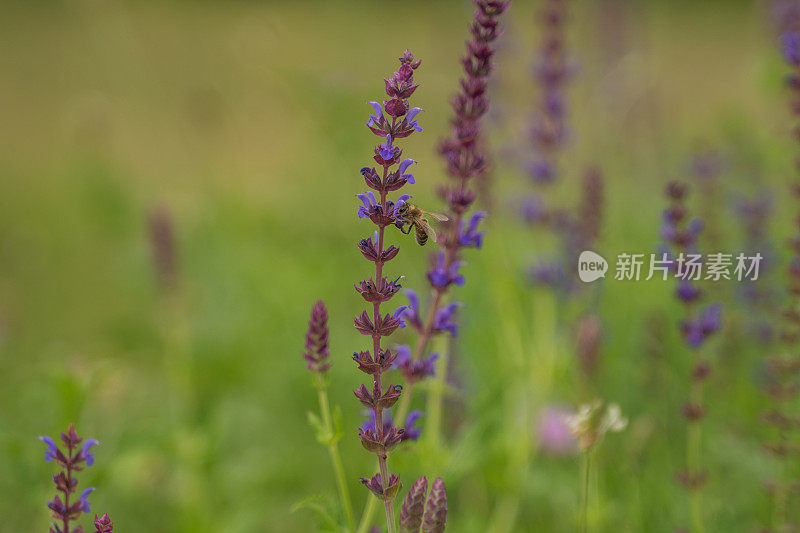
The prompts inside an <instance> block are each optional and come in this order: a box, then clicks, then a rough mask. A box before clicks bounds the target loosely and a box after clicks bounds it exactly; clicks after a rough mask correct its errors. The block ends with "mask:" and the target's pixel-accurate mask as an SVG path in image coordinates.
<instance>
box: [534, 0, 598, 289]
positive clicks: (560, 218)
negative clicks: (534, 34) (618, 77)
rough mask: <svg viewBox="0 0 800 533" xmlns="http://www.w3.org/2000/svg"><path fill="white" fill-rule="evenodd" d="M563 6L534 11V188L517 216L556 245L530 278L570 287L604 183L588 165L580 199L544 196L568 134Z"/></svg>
mask: <svg viewBox="0 0 800 533" xmlns="http://www.w3.org/2000/svg"><path fill="white" fill-rule="evenodd" d="M567 7H568V6H567V2H566V1H565V0H546V1H545V2H543V5H542V7H541V10H540V13H539V20H540V23H541V24H540V26H541V30H542V32H541V33H542V39H541V44H540V47H539V52H538V57H537V59H536V61H535V63H534V66H533V72H534V76H535V78H536V84H537V87H538V88H539V93H538V99H537V102H536V105H535V106H534V114H533V118H532V126H531V130H530V141H531V150H530V153H531V155H530V157H529V158H528V159H527V160H526V161H525V163H524V170H525V174H526V175H527V176H528V178H529V179H530V180H531V182H532V183H533V185H534V187H535V188H536V190H535V191H534V192H533V193H532V194H531V195H530V196H529V197H528V198H526V199H525V200H524V201H523V203H522V217H523V219H524V220H525V222H526V223H528V224H529V225H531V226H533V227H543V228H546V229H548V230H550V231H552V232H553V233H554V234H555V235H556V236H557V239H558V241H559V247H560V249H559V250H557V252H556V254H555V256H554V257H550V258H540V259H538V260H537V261H536V262H535V264H534V265H533V266H532V267H531V269H530V272H529V275H530V280H531V282H532V283H533V284H534V285H544V286H549V287H554V288H557V289H560V290H563V291H572V290H577V289H578V288H580V287H581V285H579V284H576V283H574V281H575V280H574V279H573V276H570V275H568V272H569V265H572V264H574V263H575V261H576V260H577V258H578V256H579V254H580V252H581V251H583V250H589V249H593V248H594V247H595V244H596V241H597V239H598V237H599V236H600V227H601V225H602V217H603V212H602V207H603V201H604V183H603V176H602V173H601V171H600V169H599V168H597V167H590V168H588V169H587V170H586V171H585V173H584V175H583V182H582V187H581V199H580V200H579V203H578V205H577V207H576V208H575V209H574V210H572V209H566V208H562V207H558V206H556V205H555V204H553V203H552V201H549V200H548V199H547V196H549V195H550V193H549V189H552V187H553V186H554V185H555V184H556V182H557V181H558V178H559V177H560V175H561V171H560V169H559V161H560V158H561V156H562V154H563V152H564V149H565V148H566V147H567V145H568V144H569V140H570V128H569V124H568V105H567V100H566V87H567V84H568V82H569V81H570V79H571V78H572V77H573V75H574V73H575V72H576V70H577V68H576V66H575V64H574V63H573V62H572V61H571V60H570V58H569V55H568V53H567V46H566V26H567V22H568V18H569V13H568V9H567Z"/></svg>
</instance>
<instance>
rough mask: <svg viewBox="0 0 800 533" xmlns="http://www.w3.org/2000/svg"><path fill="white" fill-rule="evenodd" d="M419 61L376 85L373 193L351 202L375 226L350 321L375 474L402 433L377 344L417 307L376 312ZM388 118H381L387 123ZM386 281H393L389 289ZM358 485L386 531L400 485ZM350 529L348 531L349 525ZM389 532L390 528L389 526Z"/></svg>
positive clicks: (387, 361)
mask: <svg viewBox="0 0 800 533" xmlns="http://www.w3.org/2000/svg"><path fill="white" fill-rule="evenodd" d="M419 66H420V61H419V60H418V59H414V56H413V55H412V54H411V52H409V51H408V50H406V51H405V52H404V53H403V55H402V57H400V67H399V68H398V69H397V70H396V71H395V72H394V73H393V74H392V75H391V76H389V77H388V78H386V79H384V86H385V91H386V95H387V96H388V99H387V100H384V101H383V105H382V106H381V105H380V104H379V103H378V102H377V101H371V102H369V104H370V105H371V106H372V109H373V111H374V114H372V115H370V117H369V120H368V122H367V127H368V128H369V129H370V130H371V131H372V132H373V133H374V134H375V135H377V136H380V137H381V138H382V139H383V141H382V142H381V144H378V145H377V146H375V148H374V150H373V160H374V161H375V163H377V165H378V166H379V167H381V168H378V167H374V168H373V167H371V166H365V167H363V168H362V169H361V175H362V176H363V177H364V181H365V182H366V184H367V186H368V187H369V188H370V189H372V190H374V191H376V192H377V194H373V193H372V192H371V191H368V192H366V193H364V194H359V195H357V197H358V199H359V200H361V206H359V208H358V217H359V218H368V219H369V220H370V221H371V222H372V223H373V224H375V232H374V233H373V237H372V238H367V239H362V240H361V241H359V243H358V247H359V250H360V251H361V253H362V255H364V257H365V258H366V259H367V260H369V261H371V262H373V263H375V274H374V276H373V277H371V278H369V279H365V280H362V281H360V282H358V283H356V284H355V289H356V291H358V293H359V294H360V295H361V296H362V297H363V298H364V299H365V300H366V301H367V302H368V304H369V305H368V309H366V310H364V311H362V312H361V313H360V314H359V315H358V316H356V317H355V319H354V325H355V327H356V329H357V330H358V331H359V332H360V333H362V334H364V335H367V336H369V337H370V342H369V349H368V350H361V351H357V352H355V353H354V354H353V360H354V361H355V362H356V364H357V366H358V369H359V370H360V371H362V372H364V373H365V374H367V375H368V376H369V377H370V378H371V383H370V385H367V384H361V385H360V386H359V387H358V388H357V389H356V390H355V391H354V394H355V396H356V398H357V399H358V400H359V401H360V402H361V404H362V405H364V406H365V407H367V408H368V409H369V410H370V416H371V419H372V420H371V422H368V423H366V424H364V426H363V427H361V428H359V439H360V440H361V444H362V446H363V447H364V448H365V449H366V450H367V451H369V452H371V453H374V454H375V455H376V456H377V459H378V463H379V466H380V470H381V471H382V472H386V471H387V469H388V455H389V452H390V451H391V449H392V448H393V447H394V446H395V445H397V444H398V443H399V442H400V441H402V440H404V439H405V437H404V434H405V430H404V429H398V428H396V427H394V425H393V424H392V417H391V413H390V412H389V409H390V408H391V407H392V406H394V404H395V403H396V402H397V400H398V399H399V398H400V395H401V393H402V389H403V388H402V387H401V386H400V385H388V386H387V385H385V383H386V381H385V379H384V376H383V374H384V372H386V371H387V370H389V369H390V368H392V366H393V365H395V364H396V360H397V358H398V357H399V355H400V351H401V350H394V351H393V350H391V349H389V348H383V347H382V343H383V342H384V337H388V336H390V335H392V334H393V333H394V332H395V330H397V329H398V328H402V327H405V325H406V321H408V322H410V323H411V324H412V325H414V326H418V324H419V316H418V313H419V302H418V299H417V298H416V295H414V294H411V295H410V296H409V299H410V302H411V306H406V305H401V306H399V307H397V308H396V309H395V310H394V311H393V312H392V313H391V314H385V312H384V311H382V310H381V304H383V303H384V302H388V301H389V300H390V299H391V298H392V297H394V295H395V294H396V293H397V292H398V291H399V289H400V283H399V280H400V279H401V278H402V277H403V276H395V275H392V276H391V277H389V276H387V271H388V268H387V263H388V262H389V261H391V260H392V259H394V258H395V256H396V255H397V253H398V248H397V247H396V246H393V245H388V244H387V242H386V241H387V240H388V235H389V234H388V233H387V228H390V227H391V226H396V227H398V228H400V229H401V230H402V228H403V226H404V225H405V221H404V220H398V217H397V212H398V208H399V207H401V206H403V205H404V204H405V203H406V202H407V201H408V200H409V199H410V198H411V197H410V196H409V195H407V194H402V195H399V196H398V197H397V199H396V200H393V199H391V198H390V197H389V193H392V192H394V191H397V190H399V189H401V188H402V187H404V186H405V185H406V184H408V183H415V181H416V180H415V178H414V175H413V174H411V173H410V172H409V171H408V170H409V167H410V166H411V165H412V164H414V163H416V161H415V160H414V159H410V158H405V159H401V155H402V153H403V150H402V149H401V148H400V147H399V146H397V143H396V142H397V140H398V139H403V138H406V137H408V136H410V135H412V134H414V133H416V132H419V131H422V128H421V127H419V124H417V121H416V117H417V115H418V114H419V113H420V111H422V109H421V108H419V107H411V106H410V105H409V98H410V97H411V96H412V95H413V94H414V92H415V91H416V89H417V87H418V84H417V83H416V82H415V81H414V71H415V70H417V68H419ZM387 117H388V118H387ZM392 279H394V281H391V280H392ZM361 481H362V483H364V485H365V486H366V487H367V488H368V489H369V490H370V491H372V493H373V494H374V495H375V496H377V497H378V498H380V499H381V500H383V501H384V507H385V510H386V519H387V525H388V524H393V523H394V520H395V517H394V511H393V507H392V505H393V504H392V501H393V500H394V498H395V496H396V495H397V492H398V491H399V490H400V480H399V479H398V478H397V476H395V475H394V474H392V475H390V476H388V478H387V476H385V475H384V476H383V477H382V476H381V475H380V474H377V475H374V476H372V477H371V478H362V479H361ZM351 529H352V524H351ZM389 529H390V530H391V529H392V526H391V525H390V526H389Z"/></svg>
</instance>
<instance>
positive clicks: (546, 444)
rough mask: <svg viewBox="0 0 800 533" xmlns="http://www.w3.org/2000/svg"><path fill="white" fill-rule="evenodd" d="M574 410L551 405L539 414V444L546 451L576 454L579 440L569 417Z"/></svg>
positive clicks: (557, 453)
mask: <svg viewBox="0 0 800 533" xmlns="http://www.w3.org/2000/svg"><path fill="white" fill-rule="evenodd" d="M574 414H575V413H574V411H572V410H571V409H566V408H564V407H559V406H550V407H547V408H545V409H544V411H542V413H541V414H540V415H539V423H538V428H537V435H538V437H539V445H540V446H541V447H542V450H544V451H545V452H546V453H550V454H554V455H562V454H574V453H575V452H576V451H577V450H578V447H577V441H576V440H575V436H574V435H573V434H572V432H571V431H570V429H569V425H568V424H567V417H568V416H570V415H574Z"/></svg>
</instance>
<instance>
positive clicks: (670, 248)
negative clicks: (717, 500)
mask: <svg viewBox="0 0 800 533" xmlns="http://www.w3.org/2000/svg"><path fill="white" fill-rule="evenodd" d="M688 194H689V188H688V186H687V185H686V184H685V183H682V182H671V183H669V184H668V185H667V189H666V196H667V198H668V200H669V201H670V205H669V206H668V207H667V209H665V210H664V212H663V219H662V225H661V237H662V238H663V239H664V240H665V241H666V242H667V246H666V248H665V250H663V253H662V256H661V258H662V259H667V260H671V265H672V267H673V273H674V274H675V275H676V276H677V277H678V283H677V285H676V289H675V296H676V297H677V299H678V300H679V301H680V302H681V304H682V305H683V308H684V312H685V318H684V320H683V322H681V324H680V330H681V334H682V335H683V340H684V343H685V344H686V346H687V347H688V348H689V349H690V350H691V351H692V352H693V353H695V354H696V353H697V352H698V351H699V349H700V348H701V347H702V346H703V345H705V343H706V342H707V340H708V339H709V337H711V336H712V335H713V334H714V333H716V332H717V331H719V329H720V327H721V322H722V307H721V305H720V304H719V303H712V304H709V305H707V306H705V307H700V305H699V304H700V302H701V300H702V297H703V291H702V290H701V289H700V288H699V287H698V286H697V284H696V280H697V279H700V277H701V276H700V273H699V271H698V269H699V268H702V267H701V266H698V263H699V264H700V265H702V262H701V261H700V259H701V255H700V254H699V253H698V251H697V242H698V239H699V237H700V233H701V232H702V231H703V228H704V223H703V219H701V218H698V217H695V218H690V217H689V210H688V208H687V207H686V199H687V197H688ZM710 373H711V365H710V363H709V362H708V361H707V360H705V359H703V358H701V357H699V356H695V361H694V364H693V368H692V371H691V375H690V386H689V387H690V393H689V400H688V401H687V402H686V403H684V404H683V405H682V406H681V409H680V410H681V414H682V415H683V417H684V418H685V419H686V421H687V424H688V428H687V433H686V448H687V453H686V458H687V461H686V469H685V470H681V471H679V472H676V474H675V479H676V480H677V481H678V483H680V484H681V485H682V486H683V487H684V488H685V489H686V490H687V491H688V492H689V514H690V517H691V522H692V528H693V529H694V530H696V531H702V530H703V506H702V502H701V496H700V491H699V489H701V488H702V487H703V486H704V485H705V482H706V480H707V478H708V472H707V471H706V470H705V469H704V468H702V457H701V438H700V421H701V420H702V419H703V418H704V417H705V414H706V407H705V405H704V404H703V398H704V396H705V394H704V389H705V382H706V380H707V379H708V376H709V375H710Z"/></svg>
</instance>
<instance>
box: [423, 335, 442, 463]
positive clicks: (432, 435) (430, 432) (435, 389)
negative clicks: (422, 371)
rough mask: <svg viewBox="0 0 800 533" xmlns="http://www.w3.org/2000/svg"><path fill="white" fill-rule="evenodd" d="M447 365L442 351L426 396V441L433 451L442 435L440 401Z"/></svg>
mask: <svg viewBox="0 0 800 533" xmlns="http://www.w3.org/2000/svg"><path fill="white" fill-rule="evenodd" d="M447 363H448V353H447V350H444V351H443V352H442V354H441V355H440V357H439V365H438V367H439V368H437V369H436V376H435V378H434V380H433V384H432V385H433V386H432V387H431V391H430V393H429V394H428V420H427V424H426V428H427V431H426V432H425V433H427V440H428V442H430V443H431V444H432V445H433V446H434V449H436V448H438V447H439V444H440V442H441V433H442V401H443V399H444V391H445V389H446V388H447Z"/></svg>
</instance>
